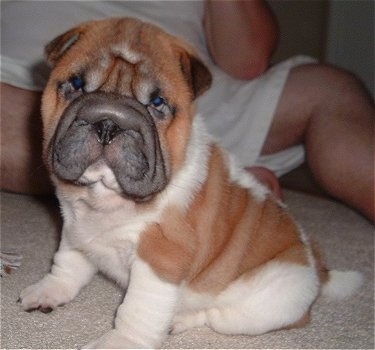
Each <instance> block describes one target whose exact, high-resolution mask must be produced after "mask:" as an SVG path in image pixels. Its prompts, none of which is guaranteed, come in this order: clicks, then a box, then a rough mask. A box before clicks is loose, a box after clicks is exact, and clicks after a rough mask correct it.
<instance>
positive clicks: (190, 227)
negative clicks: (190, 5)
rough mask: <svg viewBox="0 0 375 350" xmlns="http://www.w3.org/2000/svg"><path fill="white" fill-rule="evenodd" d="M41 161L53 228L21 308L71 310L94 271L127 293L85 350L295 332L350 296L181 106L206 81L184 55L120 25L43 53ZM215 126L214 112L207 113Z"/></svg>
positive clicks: (60, 41)
mask: <svg viewBox="0 0 375 350" xmlns="http://www.w3.org/2000/svg"><path fill="white" fill-rule="evenodd" d="M46 56H47V58H48V61H49V63H50V64H51V65H52V66H53V67H54V68H53V70H52V73H51V76H50V79H49V82H48V85H47V87H46V89H45V92H44V95H43V100H42V118H43V125H44V158H45V162H46V164H47V167H48V169H49V172H50V174H51V178H52V180H53V182H54V184H55V186H56V193H57V196H58V198H59V201H60V204H61V209H62V214H63V218H64V226H63V232H62V238H61V243H60V246H59V249H58V251H57V253H56V254H55V257H54V263H53V266H52V269H51V272H50V273H49V274H48V275H47V276H45V277H44V278H43V279H42V280H41V281H39V282H38V283H36V284H34V285H32V286H30V287H28V288H26V289H25V290H24V291H23V292H22V293H21V303H22V307H23V308H24V309H25V310H32V309H40V310H41V311H43V312H48V311H51V310H52V309H53V308H55V307H56V306H58V305H62V304H65V303H68V302H70V301H71V300H72V299H74V297H75V296H76V295H77V294H78V293H79V291H80V290H81V288H82V287H83V286H85V285H86V284H87V283H89V281H90V279H91V278H92V277H93V275H94V274H95V273H96V272H97V271H102V272H103V273H105V274H107V275H108V276H110V277H111V278H113V279H114V280H115V281H116V282H117V283H118V284H119V285H121V286H122V287H123V288H124V289H127V292H126V295H125V298H124V301H123V303H122V304H121V305H120V307H119V308H118V310H117V315H116V319H115V324H114V328H113V329H112V330H111V331H109V332H108V333H106V334H104V335H103V336H102V337H100V338H98V339H96V340H94V341H92V342H91V343H89V344H88V345H86V347H87V348H126V347H130V348H134V347H158V346H160V345H161V344H162V342H163V341H164V339H165V337H166V336H167V334H168V332H172V333H178V332H181V331H184V330H186V329H189V328H191V327H197V326H203V325H206V326H209V327H211V328H212V329H213V330H215V331H217V332H220V333H225V334H250V335H255V334H261V333H264V332H269V331H272V330H276V329H281V328H286V327H293V326H300V325H303V324H304V323H306V322H307V321H308V319H309V311H310V308H311V306H312V304H313V303H314V301H315V300H316V298H317V297H318V295H319V294H320V293H321V292H322V291H323V292H324V293H326V294H328V295H337V294H342V296H345V295H349V294H351V293H352V292H353V291H354V289H355V287H356V286H358V285H359V283H360V275H359V274H357V273H354V272H353V273H350V272H349V273H339V272H329V271H328V270H327V269H326V268H325V266H324V264H323V263H322V262H321V260H320V259H319V257H318V254H317V252H316V250H315V249H313V248H312V246H311V245H310V243H309V239H308V238H307V237H306V235H305V234H304V233H303V232H302V231H301V229H300V228H299V227H298V225H297V224H296V223H295V222H294V220H293V219H292V217H291V216H290V214H289V213H288V212H287V210H286V208H285V207H284V206H283V205H282V204H281V203H280V202H279V201H277V200H275V198H273V196H272V194H271V193H269V191H268V190H267V189H266V188H265V187H263V186H262V185H261V184H260V183H258V182H257V181H256V180H255V178H254V177H252V176H251V175H250V174H248V173H245V172H243V171H242V170H241V169H239V168H238V167H236V165H235V163H234V161H233V159H232V158H231V157H230V156H228V155H227V154H226V153H225V152H224V151H223V150H222V149H221V148H220V147H219V146H218V145H217V144H216V143H215V142H214V141H213V139H212V138H211V137H210V136H209V135H208V134H207V133H206V131H205V129H204V126H203V124H202V122H201V119H200V117H199V116H197V115H196V113H195V109H194V100H195V99H196V98H197V97H198V96H199V95H201V94H202V93H203V92H204V91H205V90H207V89H208V88H209V86H210V84H211V74H210V72H209V71H208V70H207V68H206V67H205V65H204V64H203V63H202V62H201V60H200V59H199V58H198V57H197V55H196V53H195V52H194V50H193V49H192V48H191V47H190V46H189V45H187V44H186V43H184V42H182V41H181V40H180V39H177V38H175V37H173V36H171V35H169V34H167V33H165V32H164V31H162V30H161V29H159V28H157V27H155V26H153V25H150V24H146V23H143V22H141V21H138V20H135V19H130V18H112V19H107V20H102V21H92V22H87V23H83V24H82V25H80V26H78V27H76V28H74V29H72V30H70V31H68V32H67V33H65V34H63V35H61V36H59V37H58V38H56V39H55V40H53V41H52V42H51V43H50V44H49V45H48V46H47V47H46ZM212 117H213V118H214V116H212Z"/></svg>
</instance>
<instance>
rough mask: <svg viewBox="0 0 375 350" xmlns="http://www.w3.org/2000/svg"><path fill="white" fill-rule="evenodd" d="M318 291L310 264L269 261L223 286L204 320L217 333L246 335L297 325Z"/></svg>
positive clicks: (306, 312) (316, 280)
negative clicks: (257, 269)
mask: <svg viewBox="0 0 375 350" xmlns="http://www.w3.org/2000/svg"><path fill="white" fill-rule="evenodd" d="M318 292H319V280H318V277H317V276H316V273H315V270H314V268H312V267H309V266H302V265H298V264H291V263H285V262H277V261H275V262H270V263H268V264H267V265H266V266H265V267H263V268H262V269H260V270H259V271H258V272H257V274H256V275H253V276H252V277H250V278H249V279H247V280H246V277H243V278H241V279H239V280H238V281H236V282H234V283H233V285H231V286H230V287H229V288H228V289H227V290H225V291H224V292H223V293H222V294H221V295H220V296H219V297H218V300H217V304H216V307H214V308H211V309H209V310H208V311H207V312H206V315H207V323H208V325H209V326H210V327H211V328H212V329H213V330H215V331H217V332H219V333H224V334H249V335H257V334H262V333H266V332H269V331H272V330H276V329H281V328H285V327H288V326H292V325H297V324H298V323H299V321H301V320H302V319H306V315H307V314H308V312H309V309H310V306H311V304H312V303H313V302H314V300H315V299H316V297H317V295H318Z"/></svg>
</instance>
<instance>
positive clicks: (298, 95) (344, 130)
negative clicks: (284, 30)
mask: <svg viewBox="0 0 375 350" xmlns="http://www.w3.org/2000/svg"><path fill="white" fill-rule="evenodd" d="M374 117H375V109H374V102H373V101H372V99H371V98H370V96H369V95H368V93H367V91H366V90H365V89H364V87H363V86H362V84H361V83H360V82H359V81H358V80H357V79H356V78H355V77H354V76H353V75H352V74H350V73H348V72H344V71H341V70H339V69H336V68H333V67H330V66H324V65H315V64H309V65H303V66H299V67H296V68H293V69H292V71H291V73H290V76H289V78H288V80H287V82H286V85H285V88H284V91H283V93H282V96H281V99H280V102H279V105H278V107H277V111H276V115H275V118H274V121H273V123H272V125H271V128H270V131H269V134H268V136H267V138H266V142H265V144H264V147H263V150H262V154H270V153H274V152H278V151H280V150H282V149H285V148H287V147H290V146H293V145H296V144H300V143H304V144H305V147H306V154H307V162H308V164H309V166H310V168H311V170H312V173H313V174H314V176H315V178H316V179H317V181H318V182H319V183H320V184H321V185H322V186H323V187H324V188H325V189H326V190H327V192H328V193H329V194H331V195H332V196H334V197H336V198H338V199H340V200H342V201H344V202H345V203H347V204H349V205H351V206H353V207H354V208H356V209H357V210H359V211H360V212H361V213H362V214H364V215H366V216H367V217H368V218H369V219H370V220H372V221H374V219H375V213H374V143H373V142H374V119H375V118H374Z"/></svg>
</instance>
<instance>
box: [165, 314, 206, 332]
mask: <svg viewBox="0 0 375 350" xmlns="http://www.w3.org/2000/svg"><path fill="white" fill-rule="evenodd" d="M206 320H207V318H206V314H205V312H204V311H199V312H196V313H189V314H178V315H176V316H175V317H174V320H173V323H172V326H171V327H170V331H169V333H170V334H178V333H182V332H185V331H187V330H188V329H191V328H194V327H202V326H204V325H205V324H206V323H207V322H206Z"/></svg>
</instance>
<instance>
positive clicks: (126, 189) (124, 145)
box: [47, 92, 167, 201]
mask: <svg viewBox="0 0 375 350" xmlns="http://www.w3.org/2000/svg"><path fill="white" fill-rule="evenodd" d="M47 161H48V162H49V166H50V169H51V171H52V172H53V173H54V174H55V175H56V176H57V177H58V178H59V179H60V180H63V181H68V182H72V183H76V184H80V185H89V184H92V183H93V182H95V181H102V180H103V179H107V178H108V176H107V175H108V174H107V175H106V174H101V173H100V171H102V170H100V169H108V168H109V169H110V171H111V173H112V174H113V176H114V179H113V180H111V181H109V182H111V185H110V186H109V187H111V186H112V187H118V188H119V189H120V192H121V193H122V194H123V195H124V196H126V197H129V198H130V199H132V200H135V201H145V200H147V199H149V198H150V196H153V195H154V194H156V193H158V192H160V191H161V190H162V189H163V188H164V187H165V186H166V183H167V172H166V167H165V162H164V159H163V154H162V150H161V147H160V143H159V137H158V133H157V130H156V126H155V123H154V121H153V118H152V116H151V115H150V113H149V112H148V110H147V108H146V107H145V106H143V105H142V104H141V103H139V102H138V101H136V100H134V99H131V98H127V97H124V96H120V95H116V94H109V93H102V92H95V93H90V94H86V95H82V96H81V97H79V98H77V99H76V100H74V101H73V102H72V103H71V104H70V105H69V107H68V108H67V109H66V110H65V112H64V114H63V115H62V117H61V120H60V123H59V125H58V127H57V130H56V133H55V135H54V138H53V139H52V141H51V143H50V145H49V148H48V156H47ZM88 174H90V175H88ZM92 174H95V176H93V175H92ZM115 182H116V183H117V184H116V185H114V184H113V183H115Z"/></svg>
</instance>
